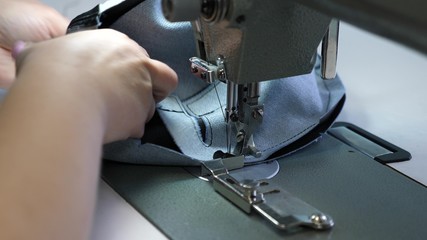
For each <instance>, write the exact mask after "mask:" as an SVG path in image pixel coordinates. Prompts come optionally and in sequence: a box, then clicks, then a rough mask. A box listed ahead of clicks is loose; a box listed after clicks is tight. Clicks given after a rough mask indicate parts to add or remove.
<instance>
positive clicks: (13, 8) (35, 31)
mask: <svg viewBox="0 0 427 240" xmlns="http://www.w3.org/2000/svg"><path fill="white" fill-rule="evenodd" d="M0 6H1V8H0V88H9V87H10V85H11V84H12V82H13V80H14V79H15V61H14V59H13V58H12V56H11V50H12V47H13V45H14V43H15V42H16V41H18V40H20V41H25V42H40V41H43V40H48V39H51V38H55V37H59V36H62V35H64V34H65V31H66V29H67V26H68V20H67V19H66V18H65V17H63V16H62V15H61V14H59V13H58V12H57V11H56V10H54V9H53V8H51V7H48V6H46V5H43V4H40V2H39V1H37V0H0Z"/></svg>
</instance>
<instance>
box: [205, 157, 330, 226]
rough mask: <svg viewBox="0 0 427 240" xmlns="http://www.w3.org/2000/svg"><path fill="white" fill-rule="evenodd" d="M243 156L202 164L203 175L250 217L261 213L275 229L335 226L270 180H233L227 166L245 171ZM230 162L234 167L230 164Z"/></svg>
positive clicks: (321, 213)
mask: <svg viewBox="0 0 427 240" xmlns="http://www.w3.org/2000/svg"><path fill="white" fill-rule="evenodd" d="M243 159H244V158H243V156H239V157H232V158H231V159H230V160H227V159H218V160H212V161H206V162H203V163H202V175H205V176H206V175H210V176H211V178H210V181H211V182H212V184H213V187H214V189H215V191H217V192H218V193H220V194H221V195H222V196H223V197H225V198H227V199H228V200H229V201H231V202H232V203H233V204H235V205H236V206H238V207H239V208H240V209H242V210H243V211H245V212H246V213H251V212H252V211H255V212H257V213H258V214H260V215H261V216H262V217H264V218H265V219H267V220H268V221H269V222H270V223H271V224H273V225H274V226H275V227H277V228H279V229H282V230H292V229H295V228H298V227H309V228H312V229H315V230H326V229H330V228H332V227H333V226H334V221H333V219H332V218H331V217H330V216H328V215H327V214H325V213H323V212H321V211H319V210H317V209H316V208H314V207H313V206H311V205H309V204H308V203H306V202H304V201H303V200H301V199H299V198H297V197H295V196H293V195H292V194H290V193H289V192H287V191H285V190H283V189H281V188H280V187H278V186H274V185H273V184H272V183H270V182H269V181H268V180H260V181H258V180H241V181H238V180H236V179H235V178H233V177H232V176H231V175H230V174H229V172H228V170H227V169H228V168H227V167H226V166H225V164H227V165H229V166H231V167H232V168H234V169H235V168H237V167H239V166H241V167H243ZM230 162H231V163H232V164H230Z"/></svg>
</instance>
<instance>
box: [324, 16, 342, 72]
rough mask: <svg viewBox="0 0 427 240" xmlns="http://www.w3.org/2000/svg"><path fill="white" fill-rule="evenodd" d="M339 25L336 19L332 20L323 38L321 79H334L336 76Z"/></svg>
mask: <svg viewBox="0 0 427 240" xmlns="http://www.w3.org/2000/svg"><path fill="white" fill-rule="evenodd" d="M339 25H340V22H339V20H338V19H332V21H331V23H330V24H329V28H328V31H327V32H326V34H325V37H323V41H322V52H321V54H322V68H321V76H322V78H323V79H334V78H335V76H336V75H337V55H338V36H339Z"/></svg>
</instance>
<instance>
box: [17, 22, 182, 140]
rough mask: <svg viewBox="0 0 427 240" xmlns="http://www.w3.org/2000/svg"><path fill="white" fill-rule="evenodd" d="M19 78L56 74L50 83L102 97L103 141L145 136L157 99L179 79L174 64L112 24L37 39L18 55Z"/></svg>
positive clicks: (47, 76) (78, 94)
mask: <svg viewBox="0 0 427 240" xmlns="http://www.w3.org/2000/svg"><path fill="white" fill-rule="evenodd" d="M20 78H25V79H29V78H30V79H31V78H32V80H31V81H32V82H33V83H32V84H38V85H40V84H42V83H41V81H43V80H42V79H44V81H49V79H52V78H57V79H55V80H54V81H50V82H49V84H51V85H52V86H46V87H49V89H52V90H53V89H55V88H57V89H59V88H64V87H66V88H69V89H76V88H79V90H78V92H75V93H73V94H74V95H75V96H74V98H79V96H80V95H81V94H83V93H82V91H83V90H81V89H85V90H86V91H88V94H89V96H90V98H88V99H87V100H86V101H94V98H95V100H100V101H101V105H103V106H104V107H105V108H106V112H105V113H103V114H106V115H105V121H106V134H105V136H104V142H110V141H115V140H119V139H125V138H128V137H141V136H142V134H143V132H144V125H145V123H146V122H147V121H148V120H149V119H150V118H151V117H152V116H153V113H154V110H155V102H158V101H160V100H162V99H163V98H165V97H166V96H167V95H168V94H169V93H170V92H171V91H173V90H174V89H175V87H176V85H177V76H176V74H175V72H174V71H173V70H172V69H170V68H169V67H168V66H167V65H165V64H164V63H161V62H159V61H156V60H152V59H150V58H149V56H148V54H147V53H146V51H145V50H144V49H143V48H142V47H140V46H139V45H138V44H137V43H136V42H134V41H132V40H131V39H129V38H128V37H127V36H126V35H124V34H122V33H119V32H117V31H114V30H107V29H104V30H95V31H85V32H78V33H74V34H70V35H67V36H64V37H61V38H57V39H52V40H49V41H45V42H41V43H37V44H33V45H32V46H30V47H28V48H27V49H25V50H24V51H23V52H22V53H21V54H20V55H19V56H18V58H17V79H18V80H17V81H19V80H20ZM35 79H37V80H35ZM32 89H33V90H34V89H37V86H34V87H33V88H32ZM65 91H68V92H70V91H72V90H67V89H66V90H65ZM81 99H84V98H81ZM83 104H86V105H88V104H89V102H86V103H83ZM98 107H99V106H98ZM96 110H97V109H93V110H91V111H94V112H96Z"/></svg>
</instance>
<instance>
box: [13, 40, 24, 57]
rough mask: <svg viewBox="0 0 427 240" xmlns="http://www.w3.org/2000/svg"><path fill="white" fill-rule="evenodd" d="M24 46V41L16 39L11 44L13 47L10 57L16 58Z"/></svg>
mask: <svg viewBox="0 0 427 240" xmlns="http://www.w3.org/2000/svg"><path fill="white" fill-rule="evenodd" d="M25 46H26V44H25V42H23V41H17V42H16V43H15V44H14V45H13V48H12V58H13V59H16V58H17V57H18V56H19V54H20V53H21V52H22V51H24V49H25Z"/></svg>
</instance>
